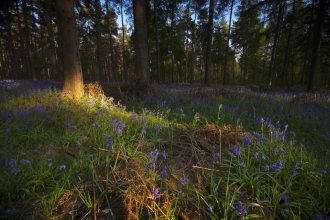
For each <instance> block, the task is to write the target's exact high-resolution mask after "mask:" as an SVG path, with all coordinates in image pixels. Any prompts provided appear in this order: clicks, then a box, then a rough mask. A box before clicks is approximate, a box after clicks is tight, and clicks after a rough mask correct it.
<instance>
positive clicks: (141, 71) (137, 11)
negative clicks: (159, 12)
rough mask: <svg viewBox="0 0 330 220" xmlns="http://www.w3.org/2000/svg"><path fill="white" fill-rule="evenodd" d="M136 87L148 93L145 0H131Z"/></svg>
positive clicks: (148, 74) (148, 73) (148, 75)
mask: <svg viewBox="0 0 330 220" xmlns="http://www.w3.org/2000/svg"><path fill="white" fill-rule="evenodd" d="M133 13H134V31H135V63H136V64H135V67H136V70H135V74H136V89H137V90H139V91H141V92H143V93H146V94H148V93H149V90H150V72H149V56H148V36H147V21H146V13H145V0H133Z"/></svg>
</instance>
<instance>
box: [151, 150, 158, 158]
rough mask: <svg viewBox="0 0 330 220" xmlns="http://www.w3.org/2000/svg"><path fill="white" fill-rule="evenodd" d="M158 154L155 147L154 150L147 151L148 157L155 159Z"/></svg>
mask: <svg viewBox="0 0 330 220" xmlns="http://www.w3.org/2000/svg"><path fill="white" fill-rule="evenodd" d="M158 155H159V151H158V149H156V150H154V151H150V153H149V157H152V158H155V159H157V157H158Z"/></svg>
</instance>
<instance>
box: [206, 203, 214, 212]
mask: <svg viewBox="0 0 330 220" xmlns="http://www.w3.org/2000/svg"><path fill="white" fill-rule="evenodd" d="M207 211H209V212H213V207H212V205H211V204H209V205H208V206H207Z"/></svg>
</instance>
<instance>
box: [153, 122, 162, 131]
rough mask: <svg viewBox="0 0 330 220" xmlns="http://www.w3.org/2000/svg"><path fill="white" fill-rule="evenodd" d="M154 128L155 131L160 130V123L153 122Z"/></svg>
mask: <svg viewBox="0 0 330 220" xmlns="http://www.w3.org/2000/svg"><path fill="white" fill-rule="evenodd" d="M154 128H155V130H156V131H157V132H160V131H161V130H162V126H161V125H160V124H157V123H155V124H154Z"/></svg>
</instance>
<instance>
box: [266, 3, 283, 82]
mask: <svg viewBox="0 0 330 220" xmlns="http://www.w3.org/2000/svg"><path fill="white" fill-rule="evenodd" d="M282 8H283V0H280V5H279V7H278V14H277V21H276V27H275V37H274V43H273V48H272V55H271V58H270V65H269V76H268V86H272V83H273V78H274V69H275V58H276V50H277V43H278V38H279V35H280V24H281V19H282Z"/></svg>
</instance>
